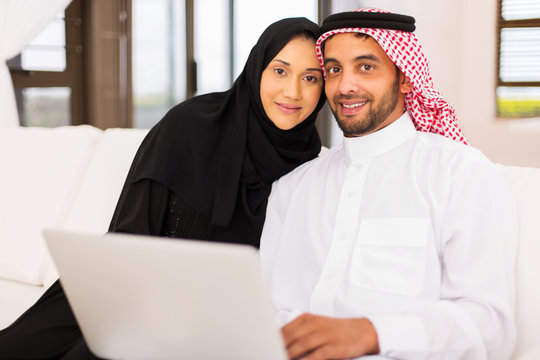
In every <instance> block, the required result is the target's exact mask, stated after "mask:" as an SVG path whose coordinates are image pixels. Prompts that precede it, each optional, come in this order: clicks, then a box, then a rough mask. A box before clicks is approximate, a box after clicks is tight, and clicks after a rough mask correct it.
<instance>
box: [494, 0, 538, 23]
mask: <svg viewBox="0 0 540 360" xmlns="http://www.w3.org/2000/svg"><path fill="white" fill-rule="evenodd" d="M502 17H503V19H504V20H523V19H538V18H540V1H539V0H503V2H502Z"/></svg>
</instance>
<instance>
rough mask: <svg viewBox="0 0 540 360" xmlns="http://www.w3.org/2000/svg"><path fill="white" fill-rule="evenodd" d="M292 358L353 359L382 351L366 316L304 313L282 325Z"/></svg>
mask: <svg viewBox="0 0 540 360" xmlns="http://www.w3.org/2000/svg"><path fill="white" fill-rule="evenodd" d="M281 333H282V335H283V338H284V340H285V345H286V347H287V353H288V355H289V358H290V359H298V358H300V359H302V360H323V359H350V358H355V357H359V356H363V355H367V354H378V353H379V342H378V339H377V332H376V331H375V328H374V327H373V325H372V324H371V322H370V321H369V320H368V319H366V318H357V319H335V318H330V317H325V316H318V315H312V314H303V315H300V316H299V317H298V318H296V319H294V320H293V321H291V322H290V323H288V324H287V325H285V326H283V327H282V328H281Z"/></svg>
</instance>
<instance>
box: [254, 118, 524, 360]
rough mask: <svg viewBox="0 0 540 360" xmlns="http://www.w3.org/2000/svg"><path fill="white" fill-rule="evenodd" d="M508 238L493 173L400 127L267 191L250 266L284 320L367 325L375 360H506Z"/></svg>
mask: <svg viewBox="0 0 540 360" xmlns="http://www.w3.org/2000/svg"><path fill="white" fill-rule="evenodd" d="M517 235H518V234H517V217H516V211H515V203H514V198H513V195H512V193H511V191H510V189H509V187H508V186H507V184H506V182H505V180H504V178H503V177H502V176H501V174H500V173H499V172H498V170H497V169H496V167H495V166H494V165H493V164H491V163H490V162H489V161H488V160H487V159H486V158H485V157H484V156H483V155H482V154H481V153H480V152H479V151H477V150H476V149H473V148H471V147H468V146H465V145H463V144H460V143H457V142H455V141H451V140H449V139H447V138H444V137H442V136H440V135H435V134H430V133H423V132H417V131H416V130H415V128H414V125H413V123H412V121H411V119H410V117H409V116H408V115H407V114H405V115H404V116H402V117H401V118H400V119H398V120H397V121H396V122H394V123H393V124H391V125H389V126H387V127H386V128H384V129H382V130H380V131H378V132H376V133H373V134H370V135H367V136H364V137H358V138H347V139H344V142H343V145H340V146H336V147H334V148H332V149H330V150H329V151H328V152H326V154H324V155H323V156H321V157H320V158H318V159H315V160H313V161H311V162H309V163H307V164H305V165H303V166H301V167H299V168H297V169H296V170H294V171H293V172H292V173H290V174H288V175H286V176H284V177H283V178H281V179H280V180H278V181H277V182H275V183H274V185H273V189H272V194H271V196H270V199H269V204H268V209H267V215H266V222H265V226H264V230H263V234H262V239H261V264H262V267H263V271H264V273H265V276H266V277H267V281H268V282H269V284H270V290H271V294H272V300H273V303H274V306H275V308H276V312H277V316H278V318H279V319H281V320H282V321H288V320H290V319H291V317H293V316H295V314H297V313H301V312H312V313H316V314H322V315H328V316H335V317H363V316H365V317H368V318H369V319H370V320H371V321H372V322H373V324H374V326H375V328H376V331H377V333H378V337H379V345H380V349H381V355H380V356H379V357H380V358H396V359H427V358H429V359H458V358H464V359H475V360H481V359H488V358H489V359H490V360H491V359H505V360H506V359H508V358H509V356H510V355H511V353H512V349H513V347H514V344H515V337H516V333H515V326H514V319H513V313H514V264H515V255H516V251H517V250H516V247H517Z"/></svg>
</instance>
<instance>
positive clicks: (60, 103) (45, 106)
mask: <svg viewBox="0 0 540 360" xmlns="http://www.w3.org/2000/svg"><path fill="white" fill-rule="evenodd" d="M22 97H23V102H22V103H23V108H22V109H20V110H21V112H22V114H21V113H19V117H20V119H21V122H22V124H21V125H23V126H43V127H57V126H65V125H70V124H71V90H70V88H68V87H57V88H25V89H23V90H22Z"/></svg>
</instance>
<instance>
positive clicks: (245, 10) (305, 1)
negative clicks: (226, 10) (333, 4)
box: [234, 0, 318, 78]
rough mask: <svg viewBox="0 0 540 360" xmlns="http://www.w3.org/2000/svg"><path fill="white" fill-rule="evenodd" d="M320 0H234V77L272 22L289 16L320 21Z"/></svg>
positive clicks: (240, 70) (239, 71)
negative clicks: (318, 14)
mask: <svg viewBox="0 0 540 360" xmlns="http://www.w3.org/2000/svg"><path fill="white" fill-rule="evenodd" d="M317 9H318V6H317V0H295V1H291V0H273V1H264V2H261V1H253V0H235V1H234V18H235V20H236V23H235V24H234V32H235V35H236V39H234V62H235V63H234V77H235V78H236V77H237V76H238V75H239V74H240V73H241V72H242V70H243V68H244V64H245V62H246V59H247V57H248V55H249V51H250V50H251V48H252V47H253V45H255V43H256V42H257V39H258V38H259V36H260V35H261V33H262V32H263V31H264V29H266V27H267V26H268V25H270V24H271V23H273V22H274V21H277V20H279V19H282V18H286V17H306V18H308V19H309V20H311V21H314V22H317Z"/></svg>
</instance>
